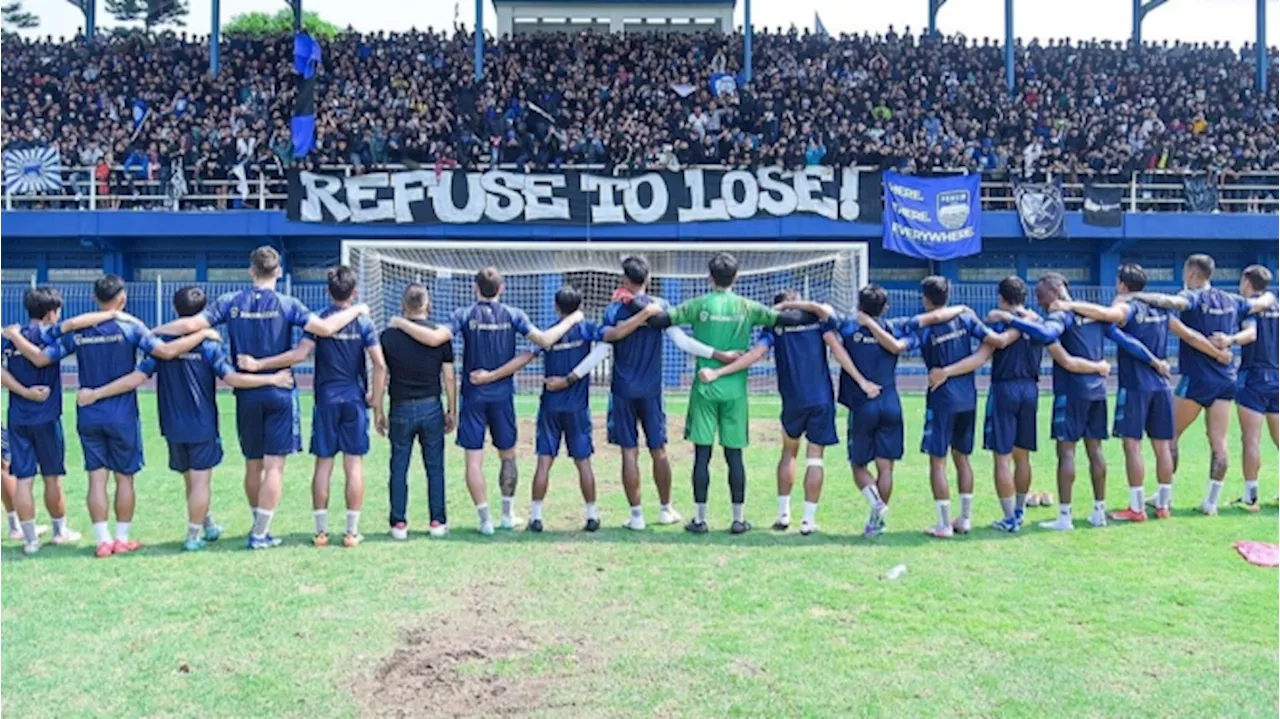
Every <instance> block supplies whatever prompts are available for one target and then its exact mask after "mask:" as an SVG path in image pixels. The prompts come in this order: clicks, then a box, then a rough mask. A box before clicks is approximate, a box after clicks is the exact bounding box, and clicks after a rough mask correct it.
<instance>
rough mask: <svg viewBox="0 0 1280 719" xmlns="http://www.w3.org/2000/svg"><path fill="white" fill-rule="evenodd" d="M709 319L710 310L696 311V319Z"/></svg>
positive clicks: (703, 320)
mask: <svg viewBox="0 0 1280 719" xmlns="http://www.w3.org/2000/svg"><path fill="white" fill-rule="evenodd" d="M710 319H711V313H710V312H707V311H706V310H702V311H701V312H699V313H698V321H699V322H706V321H708V320H710Z"/></svg>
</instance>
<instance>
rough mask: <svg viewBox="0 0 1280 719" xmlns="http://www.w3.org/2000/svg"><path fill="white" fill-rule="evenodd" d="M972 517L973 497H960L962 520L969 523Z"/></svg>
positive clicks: (970, 495)
mask: <svg viewBox="0 0 1280 719" xmlns="http://www.w3.org/2000/svg"><path fill="white" fill-rule="evenodd" d="M971 516H973V495H972V494H962V495H960V519H961V520H963V521H968V520H969V517H971Z"/></svg>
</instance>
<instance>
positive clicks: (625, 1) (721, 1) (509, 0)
mask: <svg viewBox="0 0 1280 719" xmlns="http://www.w3.org/2000/svg"><path fill="white" fill-rule="evenodd" d="M530 2H536V3H538V4H540V5H654V6H663V7H680V6H684V5H732V6H735V7H736V6H737V4H738V1H737V0H693V1H692V2H691V1H690V0H493V4H494V5H495V6H496V5H507V4H528V3H530Z"/></svg>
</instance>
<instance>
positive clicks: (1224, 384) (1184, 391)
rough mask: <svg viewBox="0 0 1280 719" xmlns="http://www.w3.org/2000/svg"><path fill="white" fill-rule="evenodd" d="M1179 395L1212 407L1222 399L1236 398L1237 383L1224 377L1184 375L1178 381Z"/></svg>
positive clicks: (1177, 392) (1203, 405)
mask: <svg viewBox="0 0 1280 719" xmlns="http://www.w3.org/2000/svg"><path fill="white" fill-rule="evenodd" d="M1174 393H1175V394H1177V395H1178V396H1179V397H1181V398H1183V399H1189V400H1191V401H1192V402H1195V403H1196V404H1198V405H1200V406H1201V407H1212V406H1213V403H1214V402H1217V401H1218V400H1220V399H1225V400H1227V401H1231V400H1233V399H1235V398H1236V383H1235V382H1232V381H1230V380H1224V379H1222V378H1213V379H1203V378H1199V377H1196V378H1192V377H1191V375H1186V374H1184V375H1182V379H1181V380H1179V381H1178V389H1177V390H1175V391H1174Z"/></svg>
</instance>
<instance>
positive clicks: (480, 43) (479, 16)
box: [475, 0, 484, 83]
mask: <svg viewBox="0 0 1280 719" xmlns="http://www.w3.org/2000/svg"><path fill="white" fill-rule="evenodd" d="M475 63H476V82H477V83H478V82H480V81H481V80H483V79H484V0H476V57H475Z"/></svg>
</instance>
